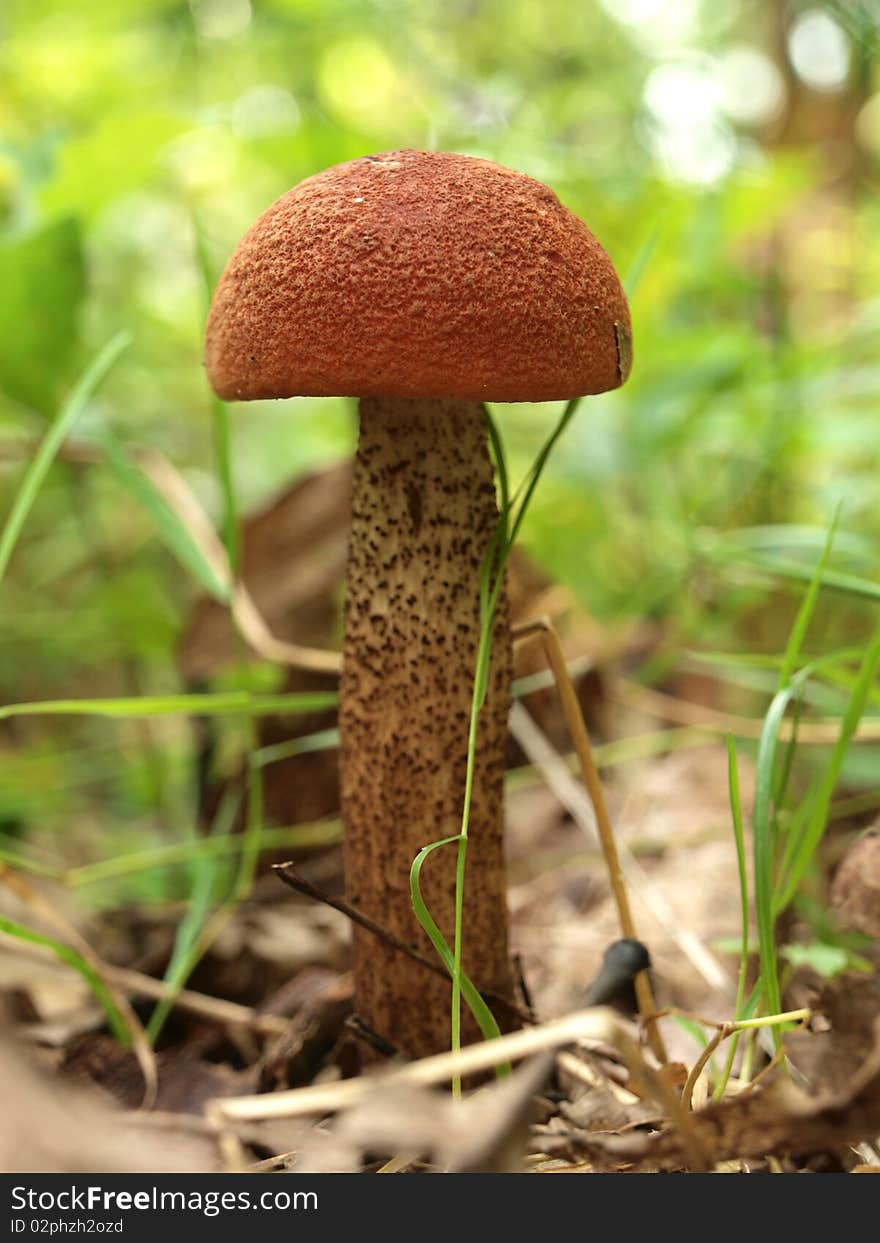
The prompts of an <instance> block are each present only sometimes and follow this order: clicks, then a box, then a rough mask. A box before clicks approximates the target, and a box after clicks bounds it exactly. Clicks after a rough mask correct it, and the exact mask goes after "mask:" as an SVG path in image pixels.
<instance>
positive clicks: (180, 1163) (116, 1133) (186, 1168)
mask: <svg viewBox="0 0 880 1243" xmlns="http://www.w3.org/2000/svg"><path fill="white" fill-rule="evenodd" d="M0 1100H2V1102H3V1108H2V1111H0V1171H2V1172H4V1173H7V1174H8V1173H18V1172H22V1173H23V1172H28V1173H55V1174H60V1173H71V1174H72V1173H80V1172H86V1171H91V1172H94V1171H100V1172H102V1173H122V1174H131V1173H139V1172H140V1173H181V1174H185V1173H198V1172H201V1173H207V1172H214V1171H216V1170H218V1169H219V1162H218V1160H217V1157H216V1152H215V1146H214V1143H213V1141H212V1140H210V1139H209V1138H207V1137H204V1136H198V1135H193V1134H186V1133H184V1132H183V1131H180V1132H170V1133H169V1132H164V1133H162V1134H158V1133H157V1132H156V1130H155V1129H153V1128H151V1127H150V1125H149V1122H148V1121H144V1119H145V1118H147V1119H148V1117H149V1115H134V1116H129V1117H127V1118H125V1117H123V1116H122V1115H121V1114H120V1113H119V1112H117V1110H116V1109H114V1108H113V1106H112V1105H110V1104H109V1103H108V1101H107V1100H106V1098H105V1097H103V1095H102V1094H101V1093H100V1092H99V1091H97V1090H89V1089H87V1088H77V1087H72V1086H71V1085H69V1084H65V1083H59V1082H58V1080H57V1078H51V1079H50V1078H49V1077H48V1076H47V1075H45V1074H44V1073H43V1072H42V1071H41V1070H40V1069H39V1068H38V1067H37V1065H36V1063H35V1062H33V1061H32V1060H31V1059H30V1058H29V1057H28V1056H26V1054H25V1053H24V1051H23V1050H22V1049H20V1048H18V1046H16V1045H14V1044H13V1043H12V1042H11V1041H10V1040H8V1039H7V1038H3V1039H2V1040H0Z"/></svg>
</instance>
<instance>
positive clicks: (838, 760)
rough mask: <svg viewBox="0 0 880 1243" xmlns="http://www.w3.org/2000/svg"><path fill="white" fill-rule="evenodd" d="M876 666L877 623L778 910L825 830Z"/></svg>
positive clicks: (879, 653)
mask: <svg viewBox="0 0 880 1243" xmlns="http://www.w3.org/2000/svg"><path fill="white" fill-rule="evenodd" d="M878 667H880V626H878V627H877V629H876V631H875V632H874V636H873V638H872V640H871V642H870V644H869V645H868V650H867V651H866V652H865V658H864V660H863V661H862V664H861V667H860V669H859V675H858V678H857V680H856V684H855V686H854V687H853V691H852V694H851V696H850V699H849V702H848V703H847V706H846V711H845V712H844V715H843V720H842V721H841V725H840V733H839V734H838V736H837V739H836V741H835V743H834V747H833V748H832V751H831V758H830V759H829V761H828V767H827V768H826V770H825V774H824V776H823V778H822V782H821V785H820V787H819V791H818V794H817V796H816V798H815V800H814V802H813V806H812V810H811V813H810V818H809V821H808V823H807V827H806V829H805V831H804V833H803V837H802V839H801V841H800V843H799V845H798V848H797V852H796V854H795V855H794V857H793V858H792V861H791V867H790V870H789V873H788V876H787V877H786V878H785V879H784V883H783V884H782V885H781V887H780V888H779V891H778V892H777V894H776V895H775V899H776V905H777V907H778V909H779V910H780V911H784V910H785V909H786V907H787V906H788V904H789V903H790V902H791V900H792V898H793V897H794V895H795V892H796V891H797V887H798V885H799V884H800V882H801V880H802V879H803V877H804V874H805V873H806V871H807V868H808V867H809V866H810V863H811V861H812V859H813V856H814V854H815V853H816V848H817V846H818V845H819V842H820V841H821V839H822V835H823V833H824V832H825V826H826V825H827V823H828V811H829V807H830V805H831V799H832V798H833V796H834V791H835V789H836V788H837V783H838V780H839V779H840V771H841V769H842V767H843V761H844V759H845V757H846V752H847V749H848V747H849V744H850V741H851V739H852V736H853V734H854V733H855V731H856V729H857V728H858V725H859V721H860V720H861V719H862V715H863V713H864V710H865V704H866V703H867V700H868V693H869V690H870V687H871V685H872V683H873V682H874V679H875V678H876V676H877V670H878Z"/></svg>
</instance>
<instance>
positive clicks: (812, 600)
mask: <svg viewBox="0 0 880 1243" xmlns="http://www.w3.org/2000/svg"><path fill="white" fill-rule="evenodd" d="M839 519H840V504H838V506H837V508H836V509H835V511H834V516H833V517H832V519H831V525H830V526H829V528H828V535H827V536H826V538H825V546H824V548H823V549H822V555H821V556H820V557H819V560H818V562H817V563H816V567H815V569H814V570H813V572H812V575H811V577H810V585H809V587H808V588H807V591H806V594H805V595H804V598H803V600H802V601H801V606H800V608H799V609H798V612H797V617H796V618H795V621H794V625H793V626H792V628H791V633H790V634H789V636H788V643H787V644H786V646H785V654H784V656H783V658H782V668H781V669H780V671H779V685H780V686H787V685H788V683H789V682H790V681H791V677H792V674H793V673H794V671H795V667H796V666H797V662H798V659H799V657H800V654H801V648H802V647H803V643H804V638H805V637H806V633H807V629H808V627H809V625H810V622H811V621H812V618H813V613H814V612H815V611H816V604H817V602H818V599H819V591H820V589H821V587H822V580H823V577H824V575H825V570H826V567H827V565H828V558H829V557H830V556H831V548H832V546H833V544H834V534H835V532H836V530H837V523H838V520H839Z"/></svg>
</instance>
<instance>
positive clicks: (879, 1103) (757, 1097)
mask: <svg viewBox="0 0 880 1243" xmlns="http://www.w3.org/2000/svg"><path fill="white" fill-rule="evenodd" d="M691 1121H692V1124H693V1132H694V1135H695V1138H696V1140H697V1142H698V1143H699V1145H700V1146H701V1147H702V1149H703V1151H704V1152H705V1154H706V1156H707V1157H708V1158H709V1159H710V1160H711V1161H712V1163H713V1164H714V1163H717V1162H719V1161H725V1160H731V1159H734V1158H742V1157H766V1156H768V1155H770V1154H775V1155H780V1156H781V1155H789V1154H790V1155H794V1156H803V1155H806V1154H810V1153H817V1152H827V1151H829V1150H833V1149H836V1148H840V1147H844V1146H847V1145H851V1144H855V1143H859V1142H860V1141H862V1140H871V1139H873V1138H874V1137H875V1136H877V1135H880V1027H878V1028H877V1029H876V1031H875V1044H874V1048H873V1050H872V1052H871V1055H870V1057H869V1058H868V1059H867V1060H866V1061H865V1062H864V1064H863V1065H862V1066H861V1067H860V1068H859V1069H858V1070H857V1071H856V1072H855V1073H854V1074H853V1076H852V1078H851V1080H850V1085H849V1088H848V1090H847V1091H845V1092H839V1093H824V1094H823V1095H821V1096H814V1097H810V1096H808V1095H807V1094H806V1093H804V1092H802V1091H801V1090H800V1089H799V1088H796V1087H795V1086H794V1084H792V1083H791V1081H790V1080H788V1079H785V1078H783V1077H782V1076H781V1075H780V1076H779V1077H778V1078H777V1079H775V1080H774V1081H773V1082H772V1083H771V1084H770V1085H769V1086H768V1087H766V1088H764V1089H762V1090H758V1091H755V1092H748V1091H746V1092H743V1093H742V1094H741V1095H740V1096H738V1097H734V1098H733V1099H732V1100H729V1101H723V1102H721V1103H719V1104H712V1105H709V1106H707V1107H706V1108H705V1109H703V1110H700V1111H699V1112H697V1113H694V1114H692V1115H691ZM601 1148H602V1150H603V1151H604V1153H605V1155H606V1156H607V1157H611V1158H613V1159H614V1160H616V1161H619V1162H620V1161H627V1162H632V1163H635V1164H636V1165H637V1166H638V1167H639V1168H645V1169H664V1170H671V1169H682V1168H684V1167H685V1166H686V1160H685V1154H684V1150H683V1147H682V1143H681V1138H680V1136H679V1134H678V1133H676V1132H674V1131H663V1132H661V1133H660V1134H657V1135H651V1136H639V1137H632V1136H626V1137H623V1138H619V1139H618V1138H609V1139H608V1140H607V1141H605V1142H603V1144H602V1145H601Z"/></svg>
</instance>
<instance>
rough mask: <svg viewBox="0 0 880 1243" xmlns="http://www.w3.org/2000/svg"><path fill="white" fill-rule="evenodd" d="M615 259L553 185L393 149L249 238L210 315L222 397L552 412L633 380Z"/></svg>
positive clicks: (282, 207) (344, 172) (336, 175)
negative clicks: (418, 402)
mask: <svg viewBox="0 0 880 1243" xmlns="http://www.w3.org/2000/svg"><path fill="white" fill-rule="evenodd" d="M629 342H630V321H629V310H628V308H627V303H626V297H625V296H624V293H623V290H622V289H621V285H620V281H619V279H618V277H617V273H616V272H615V270H614V267H613V265H612V263H611V260H610V259H609V258H608V256H607V255H606V253H605V251H604V250H603V249H602V247H601V246H600V245H599V243H598V242H597V241H596V239H595V238H594V237H593V235H592V233H590V231H589V229H588V228H587V227H586V225H585V224H583V222H582V221H581V220H579V219H578V218H577V217H576V216H575V215H573V214H572V213H571V212H570V211H569V210H568V209H567V208H566V207H563V205H562V204H561V203H560V201H559V199H558V198H557V197H556V195H555V194H554V193H553V191H552V190H550V189H548V188H547V186H545V185H542V183H541V182H539V181H535V180H534V179H533V178H531V177H527V176H525V175H524V174H522V173H517V172H513V171H512V170H511V169H509V168H504V167H503V166H502V165H500V164H493V163H492V162H491V161H489V160H481V159H475V158H473V157H471V156H465V155H452V154H448V153H439V152H426V151H392V152H388V153H386V154H383V155H370V156H364V157H362V158H361V159H357V160H352V161H351V162H350V163H347V164H338V165H336V166H335V167H334V168H329V169H327V170H325V171H324V172H322V173H318V174H317V175H316V176H314V177H309V178H308V180H306V181H303V182H301V183H300V185H298V186H295V187H294V188H293V189H292V190H289V191H288V192H287V193H286V194H283V195H282V196H281V198H279V199H278V200H277V201H276V202H275V203H273V204H272V206H271V207H270V208H269V209H268V210H267V211H266V212H264V213H263V215H262V216H260V218H259V219H258V220H257V221H256V223H255V224H254V225H253V227H252V228H251V229H250V230H249V231H248V233H246V234H245V236H244V238H243V239H242V240H241V242H240V243H239V245H238V248H237V249H236V251H235V253H234V254H233V256H232V258H231V260H230V261H229V264H228V266H227V268H226V271H225V272H224V273H223V276H222V278H221V280H220V283H219V284H218V286H217V290H216V292H215V295H214V300H213V303H212V306H211V313H210V316H209V319H208V329H207V342H206V362H207V368H208V376H209V378H210V380H211V383H212V385H213V386H214V388H215V390H216V391H217V393H219V395H220V396H221V397H225V398H227V399H230V400H248V399H253V398H267V397H292V396H298V395H299V396H307V395H311V396H350V397H454V398H461V399H465V400H476V401H480V400H489V401H550V400H556V399H562V398H568V397H575V396H579V395H581V394H585V393H600V392H604V391H605V390H606V389H611V388H616V387H617V386H618V385H619V384H622V383H623V381H624V380H625V379H626V377H627V374H628V372H629V363H630V349H629Z"/></svg>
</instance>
